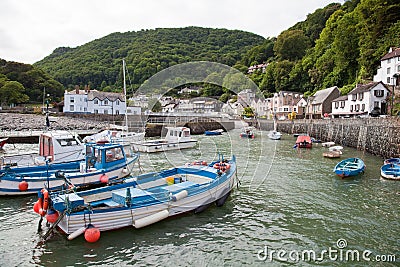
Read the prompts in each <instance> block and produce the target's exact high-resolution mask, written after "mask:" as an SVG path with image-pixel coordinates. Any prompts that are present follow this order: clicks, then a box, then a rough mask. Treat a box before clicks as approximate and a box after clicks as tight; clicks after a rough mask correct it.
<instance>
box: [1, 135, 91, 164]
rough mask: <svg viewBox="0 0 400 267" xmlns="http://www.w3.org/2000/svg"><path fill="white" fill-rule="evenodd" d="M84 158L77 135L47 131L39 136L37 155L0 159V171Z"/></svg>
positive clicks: (6, 156)
mask: <svg viewBox="0 0 400 267" xmlns="http://www.w3.org/2000/svg"><path fill="white" fill-rule="evenodd" d="M84 158H85V146H84V144H83V142H82V140H81V138H80V137H79V136H78V135H77V134H72V133H70V132H68V131H61V130H56V131H47V132H43V133H42V134H40V136H39V151H38V153H29V154H18V155H5V156H2V157H0V170H2V169H3V168H4V166H8V167H9V168H13V167H16V166H18V167H27V166H35V165H45V164H46V161H47V162H51V163H60V162H69V161H76V160H82V159H84Z"/></svg>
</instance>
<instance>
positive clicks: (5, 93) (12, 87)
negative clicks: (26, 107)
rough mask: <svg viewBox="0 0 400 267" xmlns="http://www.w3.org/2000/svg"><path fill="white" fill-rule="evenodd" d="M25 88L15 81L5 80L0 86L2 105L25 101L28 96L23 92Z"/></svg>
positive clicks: (27, 99)
mask: <svg viewBox="0 0 400 267" xmlns="http://www.w3.org/2000/svg"><path fill="white" fill-rule="evenodd" d="M24 92H25V88H24V86H23V85H22V84H20V83H19V82H16V81H9V82H5V84H4V85H3V86H2V87H1V88H0V99H1V104H2V105H9V104H19V103H26V102H28V101H29V97H28V96H27V95H26V94H24Z"/></svg>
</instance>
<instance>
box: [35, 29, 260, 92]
mask: <svg viewBox="0 0 400 267" xmlns="http://www.w3.org/2000/svg"><path fill="white" fill-rule="evenodd" d="M264 40H265V39H264V38H263V37H261V36H258V35H256V34H253V33H249V32H244V31H238V30H226V29H211V28H200V27H187V28H160V29H155V30H142V31H137V32H126V33H112V34H110V35H108V36H105V37H103V38H100V39H97V40H94V41H92V42H89V43H87V44H84V45H82V46H79V47H76V48H68V47H61V48H57V49H55V50H54V52H53V53H52V54H51V55H49V56H47V57H46V58H44V59H43V60H41V61H39V62H36V63H35V64H34V65H35V66H37V67H40V68H41V69H43V70H44V71H46V72H48V73H49V74H50V75H52V76H53V77H54V78H55V79H56V80H58V81H59V82H61V83H62V84H63V85H64V86H66V87H69V88H72V87H73V86H75V85H85V84H88V85H90V86H91V88H96V89H100V90H106V91H111V90H115V89H116V88H118V89H120V88H121V86H122V74H121V72H122V59H123V58H125V60H126V63H127V68H128V73H130V78H131V81H130V83H131V84H134V87H139V85H140V84H142V83H143V82H144V81H145V80H146V79H148V78H149V77H151V76H152V75H154V74H155V73H157V72H158V71H160V70H163V69H165V68H168V67H170V66H173V65H176V64H179V63H184V62H189V61H199V60H204V61H213V62H219V63H223V64H227V65H229V66H233V65H234V64H235V63H237V62H238V61H239V60H240V59H241V58H242V56H243V55H244V54H245V53H246V52H247V50H249V49H250V48H251V47H253V46H255V45H259V44H261V43H263V42H264Z"/></svg>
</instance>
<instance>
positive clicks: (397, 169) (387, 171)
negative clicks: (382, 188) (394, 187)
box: [381, 163, 400, 180]
mask: <svg viewBox="0 0 400 267" xmlns="http://www.w3.org/2000/svg"><path fill="white" fill-rule="evenodd" d="M381 176H382V177H383V178H385V179H390V180H400V164H396V163H388V164H384V165H383V166H382V167H381Z"/></svg>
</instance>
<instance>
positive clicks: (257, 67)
mask: <svg viewBox="0 0 400 267" xmlns="http://www.w3.org/2000/svg"><path fill="white" fill-rule="evenodd" d="M267 66H268V64H266V63H263V64H257V65H253V66H250V67H248V68H247V73H248V74H252V73H253V72H256V71H261V72H262V73H265V69H266V68H267Z"/></svg>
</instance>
